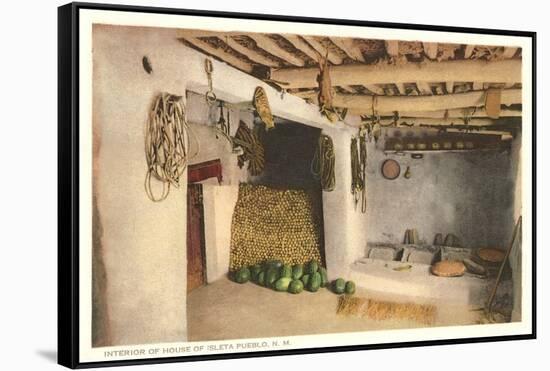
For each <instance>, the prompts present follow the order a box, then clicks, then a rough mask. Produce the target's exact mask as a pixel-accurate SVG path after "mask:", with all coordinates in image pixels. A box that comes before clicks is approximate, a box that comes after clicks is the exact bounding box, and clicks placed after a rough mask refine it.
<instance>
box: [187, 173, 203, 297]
mask: <svg viewBox="0 0 550 371" xmlns="http://www.w3.org/2000/svg"><path fill="white" fill-rule="evenodd" d="M192 187H196V188H197V189H198V192H199V197H200V203H199V204H200V206H199V208H200V217H199V227H200V232H201V238H200V246H199V249H200V250H201V266H202V269H201V271H202V279H201V281H202V284H201V286H204V285H206V284H207V283H208V275H207V271H206V231H205V224H204V193H203V185H202V183H198V182H197V183H187V196H186V206H187V209H189V205H188V204H187V203H189V198H190V192H189V189H190V188H192ZM189 217H190V216H189V215H187V217H186V221H185V223H186V233H188V232H189V231H188V227H189V226H188V224H189ZM186 250H187V251H189V246H187V248H186ZM186 264H189V259H188V258H186ZM186 271H187V274H186V280H187V279H188V278H189V270H188V269H186Z"/></svg>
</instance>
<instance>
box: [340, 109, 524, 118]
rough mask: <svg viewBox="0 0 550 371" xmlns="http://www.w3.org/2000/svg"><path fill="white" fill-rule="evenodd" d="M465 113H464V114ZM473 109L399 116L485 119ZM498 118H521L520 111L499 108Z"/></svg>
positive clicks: (422, 112) (402, 112)
mask: <svg viewBox="0 0 550 371" xmlns="http://www.w3.org/2000/svg"><path fill="white" fill-rule="evenodd" d="M465 111H466V112H465ZM472 111H473V109H467V110H464V109H461V108H456V109H450V110H436V111H399V115H400V116H401V117H413V118H415V117H424V118H433V119H439V120H441V119H449V120H450V119H456V118H462V117H464V116H465V115H467V116H471V117H475V118H486V117H487V113H486V112H485V110H484V109H479V108H478V109H476V110H475V112H473V114H472ZM350 112H354V113H358V114H370V113H369V112H365V110H364V109H363V110H362V112H360V111H357V110H350ZM380 115H381V116H393V112H380ZM500 117H521V111H518V110H511V109H507V108H501V110H500Z"/></svg>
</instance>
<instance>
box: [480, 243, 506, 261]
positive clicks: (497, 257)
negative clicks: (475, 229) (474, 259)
mask: <svg viewBox="0 0 550 371" xmlns="http://www.w3.org/2000/svg"><path fill="white" fill-rule="evenodd" d="M477 256H479V258H480V259H481V260H483V261H485V262H487V263H502V261H503V260H504V257H505V256H506V254H505V253H504V251H502V250H500V249H494V248H491V247H482V248H481V249H478V250H477Z"/></svg>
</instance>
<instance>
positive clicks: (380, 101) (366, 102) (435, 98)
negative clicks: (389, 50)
mask: <svg viewBox="0 0 550 371" xmlns="http://www.w3.org/2000/svg"><path fill="white" fill-rule="evenodd" d="M297 95H300V96H302V97H305V98H308V99H311V100H312V101H314V102H315V101H316V99H317V94H316V93H315V92H309V94H306V93H300V94H297ZM521 99H522V97H521V89H509V90H503V91H502V95H501V104H503V105H511V104H518V103H521ZM333 105H334V106H335V107H342V108H348V109H350V110H353V111H354V113H358V112H359V111H361V110H362V111H363V112H366V113H367V114H369V113H370V111H371V107H373V105H374V109H375V110H376V111H378V112H379V113H382V112H393V111H409V112H414V111H439V110H449V109H457V108H464V107H483V106H484V105H485V91H475V92H468V93H461V94H447V95H431V96H405V97H403V96H376V97H374V96H370V95H342V94H335V95H334V99H333Z"/></svg>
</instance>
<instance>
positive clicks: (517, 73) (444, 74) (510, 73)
mask: <svg viewBox="0 0 550 371" xmlns="http://www.w3.org/2000/svg"><path fill="white" fill-rule="evenodd" d="M318 74H319V69H318V68H316V67H314V68H309V67H308V68H285V69H272V70H271V78H272V79H273V80H276V81H282V82H286V83H288V85H285V86H286V87H288V88H313V87H316V86H317V85H318V83H317V75H318ZM330 77H331V81H332V84H333V85H335V86H338V85H367V84H391V83H393V84H395V83H410V82H434V81H476V82H485V81H491V82H494V83H517V82H521V60H516V59H506V60H499V61H491V62H487V61H481V60H453V61H441V62H426V63H421V64H419V63H407V64H403V65H394V64H386V63H384V64H374V65H365V64H346V65H341V66H331V68H330Z"/></svg>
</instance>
